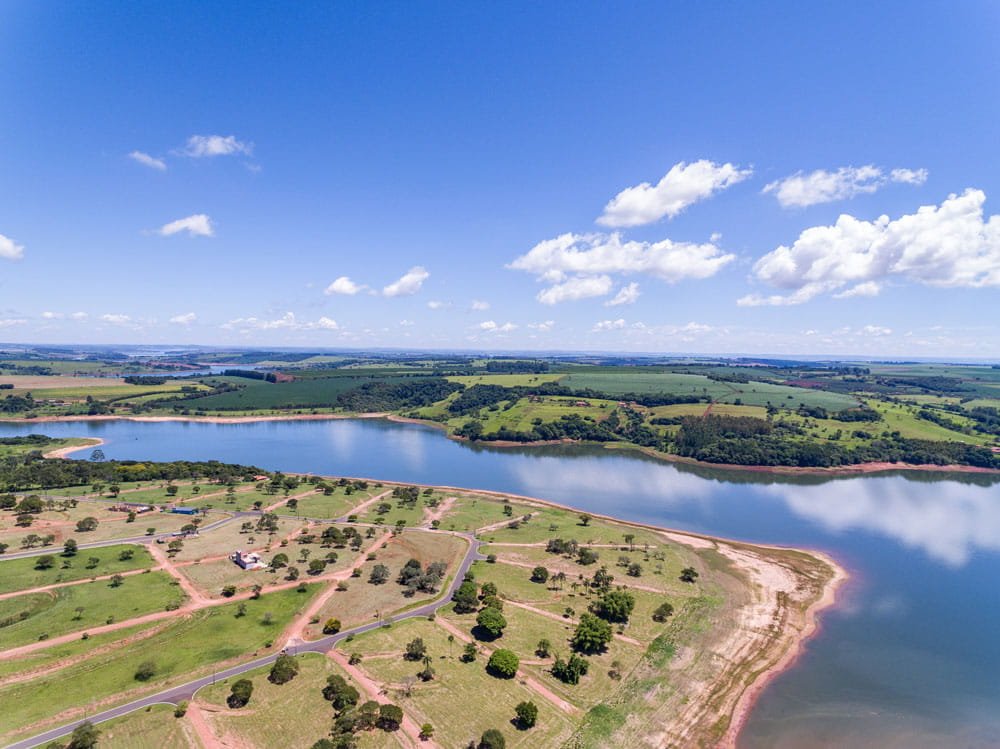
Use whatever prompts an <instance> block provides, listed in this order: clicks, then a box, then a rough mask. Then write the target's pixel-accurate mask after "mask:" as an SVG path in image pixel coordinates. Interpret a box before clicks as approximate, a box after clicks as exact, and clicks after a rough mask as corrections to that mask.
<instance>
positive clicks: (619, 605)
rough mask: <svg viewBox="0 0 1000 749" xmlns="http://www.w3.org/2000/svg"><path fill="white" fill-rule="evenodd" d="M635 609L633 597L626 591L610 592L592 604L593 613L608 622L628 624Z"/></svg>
mask: <svg viewBox="0 0 1000 749" xmlns="http://www.w3.org/2000/svg"><path fill="white" fill-rule="evenodd" d="M634 608H635V596H633V595H632V594H631V593H629V592H628V591H627V590H610V591H608V592H607V593H605V594H604V595H603V596H601V597H600V598H599V599H597V601H595V602H594V605H593V609H594V613H595V614H597V615H598V616H599V617H601V618H602V619H604V620H606V621H609V622H619V623H625V622H628V618H629V617H630V616H631V615H632V609H634Z"/></svg>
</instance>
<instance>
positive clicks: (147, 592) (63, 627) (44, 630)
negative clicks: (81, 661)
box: [0, 572, 185, 647]
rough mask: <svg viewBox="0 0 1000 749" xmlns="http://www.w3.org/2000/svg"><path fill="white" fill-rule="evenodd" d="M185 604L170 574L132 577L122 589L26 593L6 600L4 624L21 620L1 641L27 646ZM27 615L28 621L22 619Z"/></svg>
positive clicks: (102, 585) (1, 613) (98, 584)
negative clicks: (170, 606) (31, 643)
mask: <svg viewBox="0 0 1000 749" xmlns="http://www.w3.org/2000/svg"><path fill="white" fill-rule="evenodd" d="M184 598H185V596H184V593H183V592H182V591H181V590H180V588H179V587H178V585H177V582H176V581H175V580H174V579H173V578H172V577H170V575H168V574H167V573H166V572H150V573H149V574H143V575H128V576H127V577H125V578H124V580H123V582H122V584H121V586H119V587H117V588H113V587H111V584H110V583H109V581H107V580H99V581H94V582H86V583H80V584H79V585H71V586H67V587H65V588H57V589H56V590H52V591H48V592H45V593H25V594H24V595H21V596H17V597H15V598H5V599H3V600H0V622H4V621H10V620H15V621H14V623H12V624H9V625H7V626H4V627H3V628H2V629H0V635H2V636H0V639H2V640H3V643H4V647H17V646H18V645H26V644H27V643H29V642H34V641H36V640H40V639H43V638H45V639H47V638H48V637H57V636H59V635H62V634H65V633H67V632H78V631H84V630H86V629H87V628H88V627H97V626H100V625H103V624H108V623H109V622H117V621H123V620H125V619H131V618H134V617H137V616H142V615H143V614H149V613H152V612H154V611H163V610H164V609H165V607H166V606H168V605H170V604H177V605H179V604H180V603H181V602H183V600H184ZM25 614H27V615H28V616H27V618H25V619H20V617H21V616H22V615H25Z"/></svg>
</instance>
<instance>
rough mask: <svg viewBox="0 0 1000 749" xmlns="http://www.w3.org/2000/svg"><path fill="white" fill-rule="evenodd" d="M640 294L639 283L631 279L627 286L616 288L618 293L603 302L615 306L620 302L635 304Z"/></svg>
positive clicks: (606, 305) (607, 305)
mask: <svg viewBox="0 0 1000 749" xmlns="http://www.w3.org/2000/svg"><path fill="white" fill-rule="evenodd" d="M640 294H641V292H640V291H639V284H637V283H635V282H634V281H633V282H632V283H630V284H629V285H628V286H622V287H621V288H620V289H619V290H618V293H617V294H615V296H614V298H613V299H609V300H608V301H606V302H605V303H604V306H605V307H617V306H619V305H621V304H635V302H636V300H637V299H638V298H639V295H640Z"/></svg>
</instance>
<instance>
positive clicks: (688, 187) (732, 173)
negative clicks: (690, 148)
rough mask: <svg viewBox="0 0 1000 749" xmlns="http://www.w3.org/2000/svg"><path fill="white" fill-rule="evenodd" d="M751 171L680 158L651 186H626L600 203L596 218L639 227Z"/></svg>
mask: <svg viewBox="0 0 1000 749" xmlns="http://www.w3.org/2000/svg"><path fill="white" fill-rule="evenodd" d="M751 174H753V170H752V169H740V168H739V167H738V166H736V165H734V164H729V163H726V164H716V163H714V162H712V161H708V160H707V159H701V160H700V161H695V162H692V163H690V164H687V163H685V162H683V161H681V162H680V163H678V164H674V166H673V167H671V169H670V171H669V172H667V173H666V174H665V175H664V176H663V178H662V179H661V180H660V181H659V182H657V183H656V184H655V185H652V184H650V183H649V182H643V183H642V184H639V185H636V186H634V187H627V188H625V189H624V190H622V191H621V192H620V193H618V194H617V195H616V196H615V197H614V198H612V199H611V201H610V202H609V203H608V204H607V205H606V206H604V213H602V214H601V216H600V217H599V218H598V219H597V223H599V224H601V225H602V226H613V227H623V226H641V225H643V224H650V223H653V222H654V221H659V220H660V219H661V218H663V217H664V216H665V217H667V218H673V217H674V216H676V215H678V214H679V213H681V212H682V211H683V210H684V209H685V208H687V207H688V206H690V205H692V204H694V203H697V202H698V201H699V200H704V199H706V198H708V197H711V196H712V195H713V194H714V193H716V192H718V191H720V190H724V189H726V188H727V187H730V186H732V185H735V184H736V183H737V182H742V181H743V180H744V179H746V178H747V177H749V176H750V175H751Z"/></svg>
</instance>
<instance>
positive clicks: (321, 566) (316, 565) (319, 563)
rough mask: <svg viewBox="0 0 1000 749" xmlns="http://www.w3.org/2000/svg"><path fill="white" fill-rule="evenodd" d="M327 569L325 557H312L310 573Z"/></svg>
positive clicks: (314, 573)
mask: <svg viewBox="0 0 1000 749" xmlns="http://www.w3.org/2000/svg"><path fill="white" fill-rule="evenodd" d="M325 569H326V560H325V559H310V560H309V574H310V575H319V574H320V573H322V572H323V570H325ZM373 574H374V572H373Z"/></svg>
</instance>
